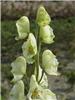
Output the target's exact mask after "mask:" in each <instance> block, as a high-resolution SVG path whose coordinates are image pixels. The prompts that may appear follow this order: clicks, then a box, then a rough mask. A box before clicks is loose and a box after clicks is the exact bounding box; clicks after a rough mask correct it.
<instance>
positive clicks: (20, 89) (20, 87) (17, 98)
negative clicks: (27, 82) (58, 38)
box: [9, 80, 25, 100]
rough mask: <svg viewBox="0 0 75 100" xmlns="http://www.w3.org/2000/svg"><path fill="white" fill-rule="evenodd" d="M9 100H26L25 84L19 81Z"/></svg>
mask: <svg viewBox="0 0 75 100" xmlns="http://www.w3.org/2000/svg"><path fill="white" fill-rule="evenodd" d="M9 100H25V97H24V83H23V81H22V80H20V81H18V82H17V83H16V84H15V85H14V87H13V88H12V90H11V92H10V97H9Z"/></svg>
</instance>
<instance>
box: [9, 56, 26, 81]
mask: <svg viewBox="0 0 75 100" xmlns="http://www.w3.org/2000/svg"><path fill="white" fill-rule="evenodd" d="M11 66H12V70H11V72H12V73H13V75H14V79H13V80H12V81H17V80H20V79H21V78H22V77H23V75H24V74H25V73H26V60H25V58H24V57H23V56H19V57H18V58H17V59H16V60H15V61H14V62H12V63H11Z"/></svg>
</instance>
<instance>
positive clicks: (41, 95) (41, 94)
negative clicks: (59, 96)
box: [27, 75, 56, 100]
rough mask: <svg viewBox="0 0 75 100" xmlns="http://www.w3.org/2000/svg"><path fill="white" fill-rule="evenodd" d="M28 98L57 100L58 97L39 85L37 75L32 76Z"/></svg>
mask: <svg viewBox="0 0 75 100" xmlns="http://www.w3.org/2000/svg"><path fill="white" fill-rule="evenodd" d="M27 98H28V100H56V96H55V94H54V93H53V92H51V91H50V90H49V89H44V88H43V87H41V86H40V85H39V84H38V83H37V81H36V78H35V75H32V76H31V80H30V89H29V92H28V94H27Z"/></svg>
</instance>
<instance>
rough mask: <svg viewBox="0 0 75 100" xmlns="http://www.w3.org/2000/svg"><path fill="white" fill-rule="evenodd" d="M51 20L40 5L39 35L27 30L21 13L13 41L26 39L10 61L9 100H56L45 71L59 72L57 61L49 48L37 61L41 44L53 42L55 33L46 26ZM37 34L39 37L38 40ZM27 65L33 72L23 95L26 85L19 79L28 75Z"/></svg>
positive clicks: (48, 72)
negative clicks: (10, 83)
mask: <svg viewBox="0 0 75 100" xmlns="http://www.w3.org/2000/svg"><path fill="white" fill-rule="evenodd" d="M50 22H51V18H50V16H49V14H48V13H47V11H46V10H45V8H44V7H43V6H40V7H39V9H38V11H37V17H36V23H37V27H39V28H38V29H39V31H38V34H36V35H35V34H33V33H31V32H30V22H29V19H28V17H26V16H23V17H21V18H20V19H19V20H18V21H17V22H16V26H17V30H18V36H17V37H16V40H20V39H26V41H25V42H24V43H23V45H22V51H23V55H21V56H19V57H18V58H16V60H15V61H14V62H12V64H11V66H12V70H11V72H12V74H13V76H14V78H13V80H12V82H14V86H13V88H12V90H11V92H10V97H9V100H57V99H56V95H55V94H54V93H53V92H51V91H50V90H49V89H48V80H47V75H46V74H48V75H58V72H57V67H58V64H59V63H58V60H57V59H56V56H55V55H54V54H53V53H52V51H50V50H48V49H47V50H45V51H43V53H42V57H41V59H42V60H41V64H40V60H39V55H40V51H39V47H40V46H41V45H40V43H41V44H42V43H45V44H51V43H53V42H54V40H53V39H54V37H55V35H54V33H53V29H52V28H51V27H50V25H49V24H50ZM36 37H37V38H39V41H38V39H37V38H36ZM38 42H39V43H38ZM29 64H31V65H32V66H33V67H34V72H33V73H32V74H31V77H30V85H29V90H27V95H25V94H26V93H25V91H24V89H25V87H27V86H25V84H24V81H23V80H22V79H23V78H24V76H25V75H27V72H26V71H27V67H28V66H27V65H29ZM30 70H31V69H30Z"/></svg>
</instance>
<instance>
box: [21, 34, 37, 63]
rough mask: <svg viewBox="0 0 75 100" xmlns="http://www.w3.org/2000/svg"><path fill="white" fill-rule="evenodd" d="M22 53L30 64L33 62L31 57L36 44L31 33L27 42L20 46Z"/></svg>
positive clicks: (34, 51)
mask: <svg viewBox="0 0 75 100" xmlns="http://www.w3.org/2000/svg"><path fill="white" fill-rule="evenodd" d="M22 50H23V55H24V57H25V58H26V61H27V62H28V63H29V64H30V63H33V62H34V59H33V57H34V56H35V55H36V53H37V44H36V39H35V37H34V35H33V34H32V33H30V34H29V37H28V40H27V42H25V43H24V44H23V46H22Z"/></svg>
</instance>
